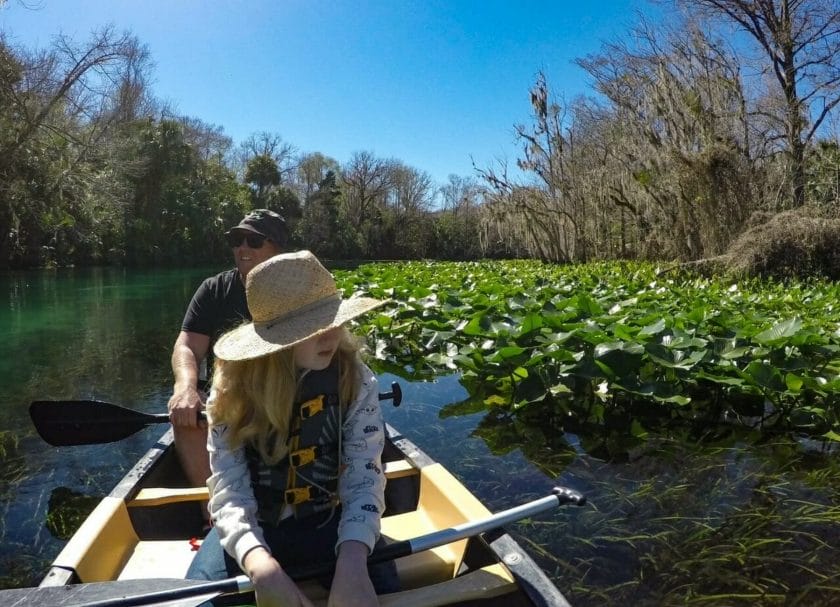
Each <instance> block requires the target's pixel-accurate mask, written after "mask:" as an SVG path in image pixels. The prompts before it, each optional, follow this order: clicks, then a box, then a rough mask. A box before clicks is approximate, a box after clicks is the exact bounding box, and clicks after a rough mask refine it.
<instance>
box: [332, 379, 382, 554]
mask: <svg viewBox="0 0 840 607" xmlns="http://www.w3.org/2000/svg"><path fill="white" fill-rule="evenodd" d="M384 445H385V422H384V419H383V417H382V407H381V406H380V404H379V383H378V382H377V380H376V377H375V376H374V374H373V372H372V371H371V370H370V369H369V368H368V367H367V366H365V365H361V367H360V370H359V394H358V396H357V397H356V400H355V402H353V403H352V404H351V406H350V408H349V410H348V411H347V417H346V419H345V421H344V424H343V428H342V465H343V471H342V473H341V476H340V477H339V480H338V493H339V498H340V499H341V504H342V516H341V522H340V523H339V527H338V542H337V543H336V551H338V546H339V545H340V544H341V543H342V542H346V541H348V540H356V541H359V542H362V543H363V544H365V545H366V546H367V547H368V551H372V550H373V546H374V544H375V543H376V541H377V539H378V538H379V527H380V519H381V517H382V511H383V510H384V508H385V474H384V473H383V471H382V449H383V447H384Z"/></svg>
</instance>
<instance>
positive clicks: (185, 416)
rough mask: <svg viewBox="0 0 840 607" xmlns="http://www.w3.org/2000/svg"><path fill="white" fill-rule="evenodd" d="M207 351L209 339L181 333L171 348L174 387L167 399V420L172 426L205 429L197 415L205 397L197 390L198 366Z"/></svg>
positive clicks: (195, 334)
mask: <svg viewBox="0 0 840 607" xmlns="http://www.w3.org/2000/svg"><path fill="white" fill-rule="evenodd" d="M209 348H210V337H208V336H207V335H203V334H201V333H190V332H188V331H181V333H180V334H179V335H178V339H177V340H175V346H174V347H173V348H172V373H173V374H174V375H175V388H174V390H173V391H172V398H170V399H169V405H168V406H169V421H171V422H172V425H173V426H175V427H181V428H198V427H204V426H205V423H204V422H199V421H198V412H199V411H201V410H202V409H203V408H204V399H205V395H204V393H203V392H201V391H200V390H199V389H198V366H199V364H200V363H201V361H202V360H204V357H205V356H207V351H208V350H209Z"/></svg>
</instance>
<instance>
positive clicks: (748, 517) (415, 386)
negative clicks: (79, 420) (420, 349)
mask: <svg viewBox="0 0 840 607" xmlns="http://www.w3.org/2000/svg"><path fill="white" fill-rule="evenodd" d="M220 269H223V268H216V269H212V270H211V269H206V268H205V269H195V270H154V271H151V270H149V271H143V270H124V269H84V270H82V269H65V270H57V271H33V272H25V273H12V274H5V275H0V296H3V297H5V298H6V299H5V300H2V301H0V511H2V516H0V588H8V587H16V586H28V585H36V584H37V583H38V581H39V580H40V577H41V575H42V574H43V572H44V571H45V570H46V568H47V567H48V566H49V563H50V562H51V561H52V560H53V558H55V556H56V555H57V554H58V552H59V551H60V550H61V548H62V547H63V545H64V544H65V542H66V540H67V538H68V537H69V536H70V535H71V534H72V532H73V531H74V529H75V527H76V525H78V524H79V522H80V520H81V519H82V518H83V516H84V514H85V513H86V512H88V511H90V510H91V509H92V508H93V506H94V505H95V504H96V502H97V501H98V499H100V498H101V497H102V496H104V495H105V494H107V493H108V492H109V491H110V489H111V488H112V487H113V485H114V484H115V483H116V481H117V480H119V478H120V477H121V476H122V475H123V474H124V473H125V472H126V470H127V469H128V468H130V466H131V465H132V464H133V463H134V462H135V461H136V459H137V458H138V457H139V456H140V455H141V454H142V453H143V452H145V450H146V448H147V447H148V446H149V445H150V444H151V442H152V440H153V439H154V438H155V437H156V436H157V435H158V434H159V433H160V432H161V430H162V428H152V429H147V430H144V431H142V432H140V433H138V434H136V435H134V436H132V437H131V438H128V439H125V440H123V441H120V442H119V443H113V444H107V445H94V446H86V447H63V448H54V447H50V446H48V445H46V444H45V443H44V442H43V441H41V439H40V438H39V437H38V436H37V435H36V434H35V431H34V429H33V428H32V427H31V423H30V421H29V417H28V413H27V407H28V404H29V403H30V402H31V401H32V400H37V399H99V400H104V401H108V402H112V403H116V404H119V405H122V406H126V407H130V408H134V409H138V410H141V411H149V412H160V411H164V410H165V408H166V401H167V400H168V398H169V395H170V389H171V388H170V386H171V381H172V380H171V372H170V369H169V355H170V351H171V346H172V342H173V341H174V339H175V336H176V334H177V332H178V330H179V328H180V323H181V319H182V316H183V312H184V309H185V307H186V304H187V302H188V300H189V298H190V296H191V295H192V293H193V291H194V289H195V288H196V286H197V285H198V283H199V282H200V280H201V279H202V278H204V277H205V276H207V275H208V274H210V273H211V272H215V271H218V270H220ZM395 379H398V380H399V381H400V382H401V384H402V387H403V392H404V404H403V405H402V406H401V407H400V408H397V409H395V408H392V407H387V408H386V418H387V420H388V421H389V422H390V423H392V424H393V425H395V426H396V427H398V428H399V429H400V430H401V431H402V432H403V433H404V434H405V435H407V436H408V437H409V438H410V439H412V440H413V441H414V442H416V443H417V444H418V445H419V446H421V447H422V448H423V449H424V450H425V451H427V452H428V453H429V454H430V455H431V456H432V457H434V458H435V459H437V460H438V461H441V462H442V463H443V464H444V465H446V466H447V467H448V468H449V469H450V470H452V472H453V473H454V474H456V476H458V477H459V478H460V479H461V480H462V481H463V482H464V483H465V484H466V485H467V486H468V487H469V488H470V489H471V490H472V491H474V492H475V493H476V494H477V495H478V496H479V497H480V498H481V499H482V500H484V501H485V503H486V504H487V505H488V507H489V508H490V509H491V510H499V509H503V508H506V507H509V506H512V505H515V504H517V503H521V502H523V501H526V500H529V499H534V498H537V497H540V496H542V495H544V494H546V493H547V492H548V491H549V490H550V488H551V487H552V486H553V485H554V484H564V485H567V486H570V487H572V488H574V489H577V490H579V491H582V492H584V493H585V494H586V495H587V496H588V498H589V505H588V506H587V507H585V508H583V509H574V508H570V509H563V510H558V511H557V512H555V513H553V514H551V515H547V516H543V517H540V519H539V520H532V521H526V522H524V523H522V524H519V525H516V526H514V527H512V528H511V531H512V532H513V533H514V535H515V536H516V537H517V538H518V539H520V541H521V542H522V543H523V545H525V546H526V547H527V548H528V550H529V551H530V552H531V554H532V555H534V556H535V557H536V558H537V559H538V561H539V562H540V564H541V565H543V566H544V568H545V569H546V571H547V572H548V573H549V574H550V575H551V576H552V578H553V579H554V580H555V582H556V583H557V584H558V586H559V587H560V588H561V589H562V590H563V591H564V593H566V594H567V596H568V598H569V599H570V600H571V601H572V603H573V604H575V605H626V604H634V605H669V604H670V605H682V604H692V603H694V604H702V605H756V604H758V605H764V604H766V605H789V604H791V605H792V604H802V605H832V604H840V466H838V463H837V457H836V454H832V453H831V452H828V451H821V448H822V445H820V444H819V443H815V444H808V445H805V444H803V443H802V442H800V441H797V440H796V439H795V438H794V437H784V436H781V437H779V436H777V437H757V436H755V435H750V434H749V433H745V432H742V431H738V430H735V429H731V428H712V429H710V428H674V429H668V430H663V429H660V430H658V431H656V432H654V431H651V432H649V433H648V434H647V435H645V436H642V437H639V436H636V437H634V436H632V435H631V434H630V429H629V428H620V427H619V428H610V429H596V430H584V429H578V430H577V431H574V432H573V431H571V430H570V429H569V428H568V427H564V420H558V419H554V418H553V417H552V416H551V415H550V414H549V413H539V412H537V413H535V414H533V415H532V416H531V418H530V419H528V420H512V419H510V418H508V417H506V416H496V415H485V414H482V413H479V414H472V415H462V416H450V415H447V414H446V412H447V411H450V410H451V409H452V407H451V405H453V404H454V403H458V402H460V401H462V400H464V399H465V398H466V397H467V396H468V395H467V393H466V391H465V389H464V388H463V387H462V385H461V384H460V383H459V381H458V377H457V376H455V375H452V376H446V377H440V378H438V379H437V380H436V381H434V382H408V381H405V380H402V379H400V378H399V377H396V376H394V375H391V374H383V375H382V377H381V380H382V382H383V384H384V385H385V386H387V385H388V384H389V383H390V382H391V381H393V380H395Z"/></svg>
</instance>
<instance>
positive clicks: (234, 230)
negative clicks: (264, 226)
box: [225, 225, 268, 238]
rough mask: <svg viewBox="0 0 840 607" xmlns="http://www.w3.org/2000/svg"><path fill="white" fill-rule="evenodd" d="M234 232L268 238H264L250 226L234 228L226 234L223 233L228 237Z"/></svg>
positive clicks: (263, 235)
mask: <svg viewBox="0 0 840 607" xmlns="http://www.w3.org/2000/svg"><path fill="white" fill-rule="evenodd" d="M234 232H250V233H251V234H257V235H259V236H262V237H263V238H268V236H266V235H265V234H263V233H262V232H260V231H259V230H257V229H255V228H253V227H251V226H248V225H245V226H234V227H232V228H231V229H229V230H228V231H227V232H225V236H230V235H231V234H233V233H234Z"/></svg>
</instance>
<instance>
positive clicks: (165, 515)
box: [41, 427, 568, 607]
mask: <svg viewBox="0 0 840 607" xmlns="http://www.w3.org/2000/svg"><path fill="white" fill-rule="evenodd" d="M388 435H389V440H388V441H386V448H385V451H384V453H383V463H384V464H385V471H386V476H387V477H388V483H387V489H386V495H385V501H386V511H385V513H384V516H383V519H382V533H383V535H384V536H385V537H387V538H391V539H393V540H395V541H398V540H404V539H410V538H413V537H417V536H420V535H423V534H426V533H430V532H432V531H435V530H438V529H444V528H447V527H451V526H453V525H457V524H460V523H464V522H467V521H469V520H476V519H479V518H483V517H486V516H489V515H490V512H489V511H488V510H487V509H486V508H485V507H484V505H483V504H482V503H481V502H480V501H479V500H478V499H477V498H476V497H475V496H474V495H473V494H472V493H470V492H469V491H468V490H467V489H466V488H465V487H464V486H463V485H462V484H461V483H460V482H459V481H458V480H457V479H455V477H453V476H452V475H451V474H450V473H449V472H448V471H447V470H446V469H445V468H444V467H443V466H442V465H440V464H438V463H435V462H434V461H433V460H431V459H430V458H429V457H428V456H427V455H426V454H425V453H423V452H422V451H420V450H419V449H418V448H417V447H416V446H415V445H413V444H412V443H411V442H410V441H408V440H406V439H404V438H403V437H401V436H400V435H399V433H398V432H397V431H396V430H394V429H393V428H391V427H389V428H388ZM171 443H172V433H171V431H169V432H167V433H166V434H165V435H164V436H162V437H161V438H160V439H159V440H158V442H157V443H156V444H155V445H154V446H153V447H152V448H151V449H150V450H149V452H148V453H147V454H146V455H145V456H143V458H141V460H140V461H139V462H138V463H137V465H136V466H135V467H134V468H133V469H132V470H131V471H130V472H129V473H128V474H127V475H126V476H125V477H124V478H123V479H122V481H120V483H119V484H118V485H117V487H116V488H115V489H114V490H113V491H112V492H111V494H110V495H108V496H107V497H105V498H104V499H103V500H102V501H101V502H100V503H99V505H98V506H97V507H96V509H95V510H94V511H93V512H92V513H91V514H90V516H89V517H88V518H87V519H86V520H85V522H84V523H83V524H82V526H81V528H80V529H79V530H78V531H77V532H76V534H74V536H73V537H72V538H71V540H70V541H69V542H68V544H67V545H66V547H65V548H64V550H62V552H61V554H59V556H58V557H57V558H56V560H55V561H54V563H53V565H52V567H51V568H50V570H49V571H48V573H47V575H46V576H45V577H44V579H43V581H42V583H41V586H58V585H65V584H74V583H79V582H83V583H87V582H105V581H112V580H117V579H120V580H125V579H146V578H181V577H183V575H184V574H185V573H186V570H187V567H188V566H189V563H190V561H191V560H192V558H193V556H194V555H195V550H196V549H197V548H196V542H197V540H196V538H199V537H200V535H201V529H202V526H203V517H202V512H201V508H202V507H203V503H204V500H206V499H207V492H206V488H194V487H189V486H188V484H187V483H186V481H185V479H184V476H183V473H182V472H181V468H180V465H179V463H178V461H177V457H176V455H175V453H174V449H171V448H170V447H171ZM396 562H397V569H398V572H399V576H400V585H401V588H402V592H400V593H399V595H385V596H383V597H382V599H383V603H382V604H383V605H395V606H396V605H400V606H408V607H411V606H412V605H416V606H420V605H427V604H430V603H429V600H433V601H440V600H441V596H446V597H449V598H452V599H455V600H454V602H452V601H450V602H436V603H432V604H440V605H443V604H449V605H476V606H478V605H483V606H489V607H493V606H498V607H501V606H509V607H519V606H533V605H551V606H552V607H555V606H556V607H562V606H563V605H568V603H566V601H565V599H564V598H563V596H562V594H560V593H559V591H557V589H556V588H555V587H554V586H553V584H552V583H551V582H550V581H549V580H548V578H546V576H545V574H544V573H543V572H542V571H541V570H540V569H539V568H538V567H537V566H536V565H535V564H534V562H533V561H532V560H531V559H530V557H528V555H527V554H526V553H525V552H524V551H523V550H522V548H521V547H520V546H519V545H518V544H517V543H516V542H515V541H514V540H513V539H512V538H510V536H508V535H507V534H505V533H503V532H498V533H495V534H484V535H483V536H479V537H474V538H471V539H469V540H460V541H458V542H454V543H452V544H448V545H446V546H441V547H438V548H434V549H432V550H428V551H424V552H421V553H418V554H413V555H410V556H408V557H404V558H401V559H397V561H396ZM435 585H439V587H438V586H435ZM435 588H439V589H438V590H430V589H435ZM305 589H306V592H307V593H308V594H309V595H310V596H311V598H312V599H313V600H314V601H316V604H317V603H321V602H323V601H324V600H325V598H326V590H325V589H323V588H322V587H320V585H318V584H317V583H315V582H308V583H305ZM386 597H389V600H388V601H386V600H385V599H386ZM424 597H425V598H424ZM429 597H431V599H430V598H429Z"/></svg>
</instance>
